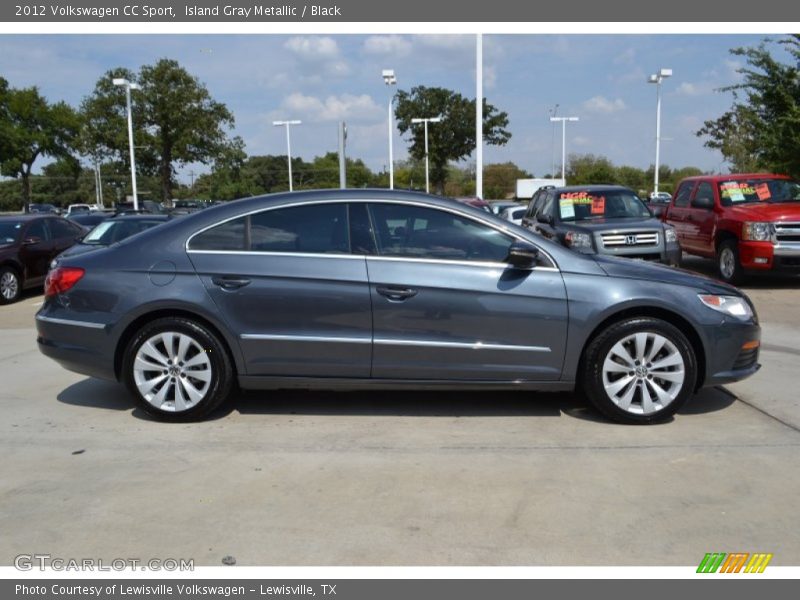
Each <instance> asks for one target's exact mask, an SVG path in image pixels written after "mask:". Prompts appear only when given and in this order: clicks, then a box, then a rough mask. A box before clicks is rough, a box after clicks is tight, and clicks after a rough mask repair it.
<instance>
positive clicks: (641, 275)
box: [594, 254, 744, 296]
mask: <svg viewBox="0 0 800 600" xmlns="http://www.w3.org/2000/svg"><path fill="white" fill-rule="evenodd" d="M594 259H595V261H596V262H597V264H598V265H599V266H600V268H601V269H603V271H605V272H606V274H607V275H609V276H610V277H624V278H626V279H644V280H647V281H658V282H661V283H667V284H672V285H682V286H684V287H690V288H694V289H699V290H703V291H706V292H708V293H709V294H722V295H729V296H744V294H742V292H741V291H739V290H738V289H737V288H735V287H733V286H732V285H728V284H727V283H724V282H722V281H718V280H716V279H712V278H711V277H706V276H705V275H699V274H697V273H693V272H691V271H686V270H684V269H676V268H675V267H669V266H667V265H662V264H660V263H651V262H644V261H640V260H632V259H630V258H617V257H615V256H608V255H604V254H597V255H594Z"/></svg>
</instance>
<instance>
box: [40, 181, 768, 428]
mask: <svg viewBox="0 0 800 600" xmlns="http://www.w3.org/2000/svg"><path fill="white" fill-rule="evenodd" d="M45 295H46V298H45V302H44V304H43V306H42V308H41V310H40V311H39V312H38V314H37V315H36V326H37V330H38V342H39V348H40V349H41V351H42V352H43V353H44V354H46V355H47V356H49V357H51V358H53V359H55V360H56V361H58V362H59V363H61V364H62V365H63V366H64V367H66V368H67V369H70V370H73V371H77V372H79V373H84V374H86V375H91V376H94V377H100V378H104V379H115V380H118V381H122V382H124V383H125V384H126V385H127V387H128V388H129V389H130V391H131V393H132V394H133V395H134V396H135V398H136V400H137V402H138V403H139V405H140V406H141V407H142V408H143V409H144V410H145V411H147V412H148V413H150V414H151V415H154V416H156V417H158V418H161V419H166V420H189V419H198V418H201V417H204V416H206V415H208V413H209V412H211V411H212V410H213V409H214V408H216V407H217V406H219V405H220V404H221V403H222V402H223V401H224V400H225V398H226V397H227V396H228V395H229V394H230V392H231V390H232V388H233V387H234V385H235V384H237V383H238V385H239V386H241V387H242V388H245V389H260V390H267V389H281V388H292V387H294V388H297V387H299V388H326V389H364V388H367V389H387V388H391V389H399V388H405V389H415V388H416V389H448V390H452V389H479V390H480V389H482V390H509V389H517V390H530V391H537V390H542V391H553V390H572V389H575V388H577V389H578V390H579V391H581V392H582V393H583V394H584V395H585V396H586V397H587V398H588V399H589V400H590V401H591V402H592V403H593V404H594V405H595V406H596V407H597V408H598V409H599V410H600V411H602V412H603V413H604V414H605V415H607V416H608V417H610V418H612V419H614V420H617V421H622V422H628V423H649V422H653V421H658V420H663V419H665V418H667V417H669V416H670V415H672V414H673V413H674V412H675V411H677V410H678V409H679V408H680V407H681V406H682V405H683V404H684V403H685V402H686V401H687V399H688V398H689V397H690V396H691V395H692V394H693V393H694V392H695V391H696V390H697V389H698V388H699V387H702V386H711V385H718V384H723V383H727V382H732V381H736V380H739V379H742V378H744V377H748V376H749V375H752V374H753V373H755V372H756V371H757V370H758V368H759V364H758V350H759V339H760V328H759V326H758V322H757V316H756V314H755V311H754V310H753V307H752V304H751V303H750V301H749V299H748V298H747V297H746V296H745V295H744V294H743V293H742V292H740V291H739V290H737V289H736V288H734V287H731V286H729V285H727V284H724V283H721V282H717V281H714V280H712V279H708V278H705V277H700V276H695V275H690V274H688V273H684V272H681V271H678V270H674V269H671V268H669V267H664V266H659V265H651V264H645V263H641V262H637V261H631V260H628V259H620V258H613V257H603V256H592V255H586V254H579V253H576V252H573V251H572V250H569V249H568V248H564V247H563V246H560V245H558V244H555V243H552V242H550V241H548V240H546V239H544V238H541V237H539V236H537V235H536V234H534V233H532V232H530V231H527V230H525V229H523V228H521V227H518V226H516V225H514V224H512V223H509V222H508V221H503V220H501V219H499V218H497V217H495V216H494V215H492V214H490V213H488V212H486V211H482V210H478V209H474V208H472V207H470V206H468V205H465V204H462V203H457V202H454V201H451V200H446V199H442V198H435V197H433V196H428V195H424V194H417V193H412V192H398V191H388V190H331V191H313V192H298V193H291V194H276V195H272V196H264V197H258V198H250V199H246V200H238V201H235V202H230V203H228V204H224V205H220V206H217V207H214V208H210V209H207V210H204V211H201V212H198V213H195V214H192V215H189V216H187V217H184V218H182V219H176V220H174V221H172V222H168V223H165V224H163V225H162V226H160V227H156V228H153V229H151V230H148V231H145V232H143V233H140V234H138V235H136V236H133V237H131V238H128V239H126V240H124V241H122V242H120V243H118V244H114V245H112V246H111V247H109V248H107V249H103V250H97V251H94V252H90V253H87V254H83V255H80V256H75V257H69V258H66V259H64V260H63V261H61V262H60V263H59V265H58V267H57V268H55V269H54V270H53V271H51V273H50V274H49V276H48V280H47V285H46V292H45ZM265 400H268V399H265ZM409 401H411V400H409Z"/></svg>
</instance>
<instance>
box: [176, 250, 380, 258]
mask: <svg viewBox="0 0 800 600" xmlns="http://www.w3.org/2000/svg"><path fill="white" fill-rule="evenodd" d="M186 252H187V254H234V255H241V256H296V257H298V258H346V259H347V260H364V258H365V257H366V256H367V255H366V254H333V253H318V254H316V253H314V252H259V251H257V250H187V251H186Z"/></svg>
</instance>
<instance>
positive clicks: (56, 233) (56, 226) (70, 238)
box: [47, 218, 83, 258]
mask: <svg viewBox="0 0 800 600" xmlns="http://www.w3.org/2000/svg"><path fill="white" fill-rule="evenodd" d="M47 224H48V226H49V227H50V234H51V236H52V237H53V256H52V257H51V258H55V257H56V256H57V255H58V254H61V252H63V251H64V250H66V249H67V248H70V247H72V246H74V245H75V242H76V241H78V239H80V237H81V235H82V234H83V229H82V228H81V227H79V226H78V225H75V224H74V223H70V222H69V221H67V220H66V219H52V218H51V219H47Z"/></svg>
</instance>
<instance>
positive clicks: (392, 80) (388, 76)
mask: <svg viewBox="0 0 800 600" xmlns="http://www.w3.org/2000/svg"><path fill="white" fill-rule="evenodd" d="M382 74H383V83H385V84H386V85H387V86H388V87H389V91H390V92H391V93H390V94H389V189H390V190H393V189H394V148H393V145H392V138H393V137H394V115H393V114H392V104H393V103H394V90H393V89H392V86H393V85H397V77H396V76H395V74H394V69H384V70H383V73H382Z"/></svg>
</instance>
